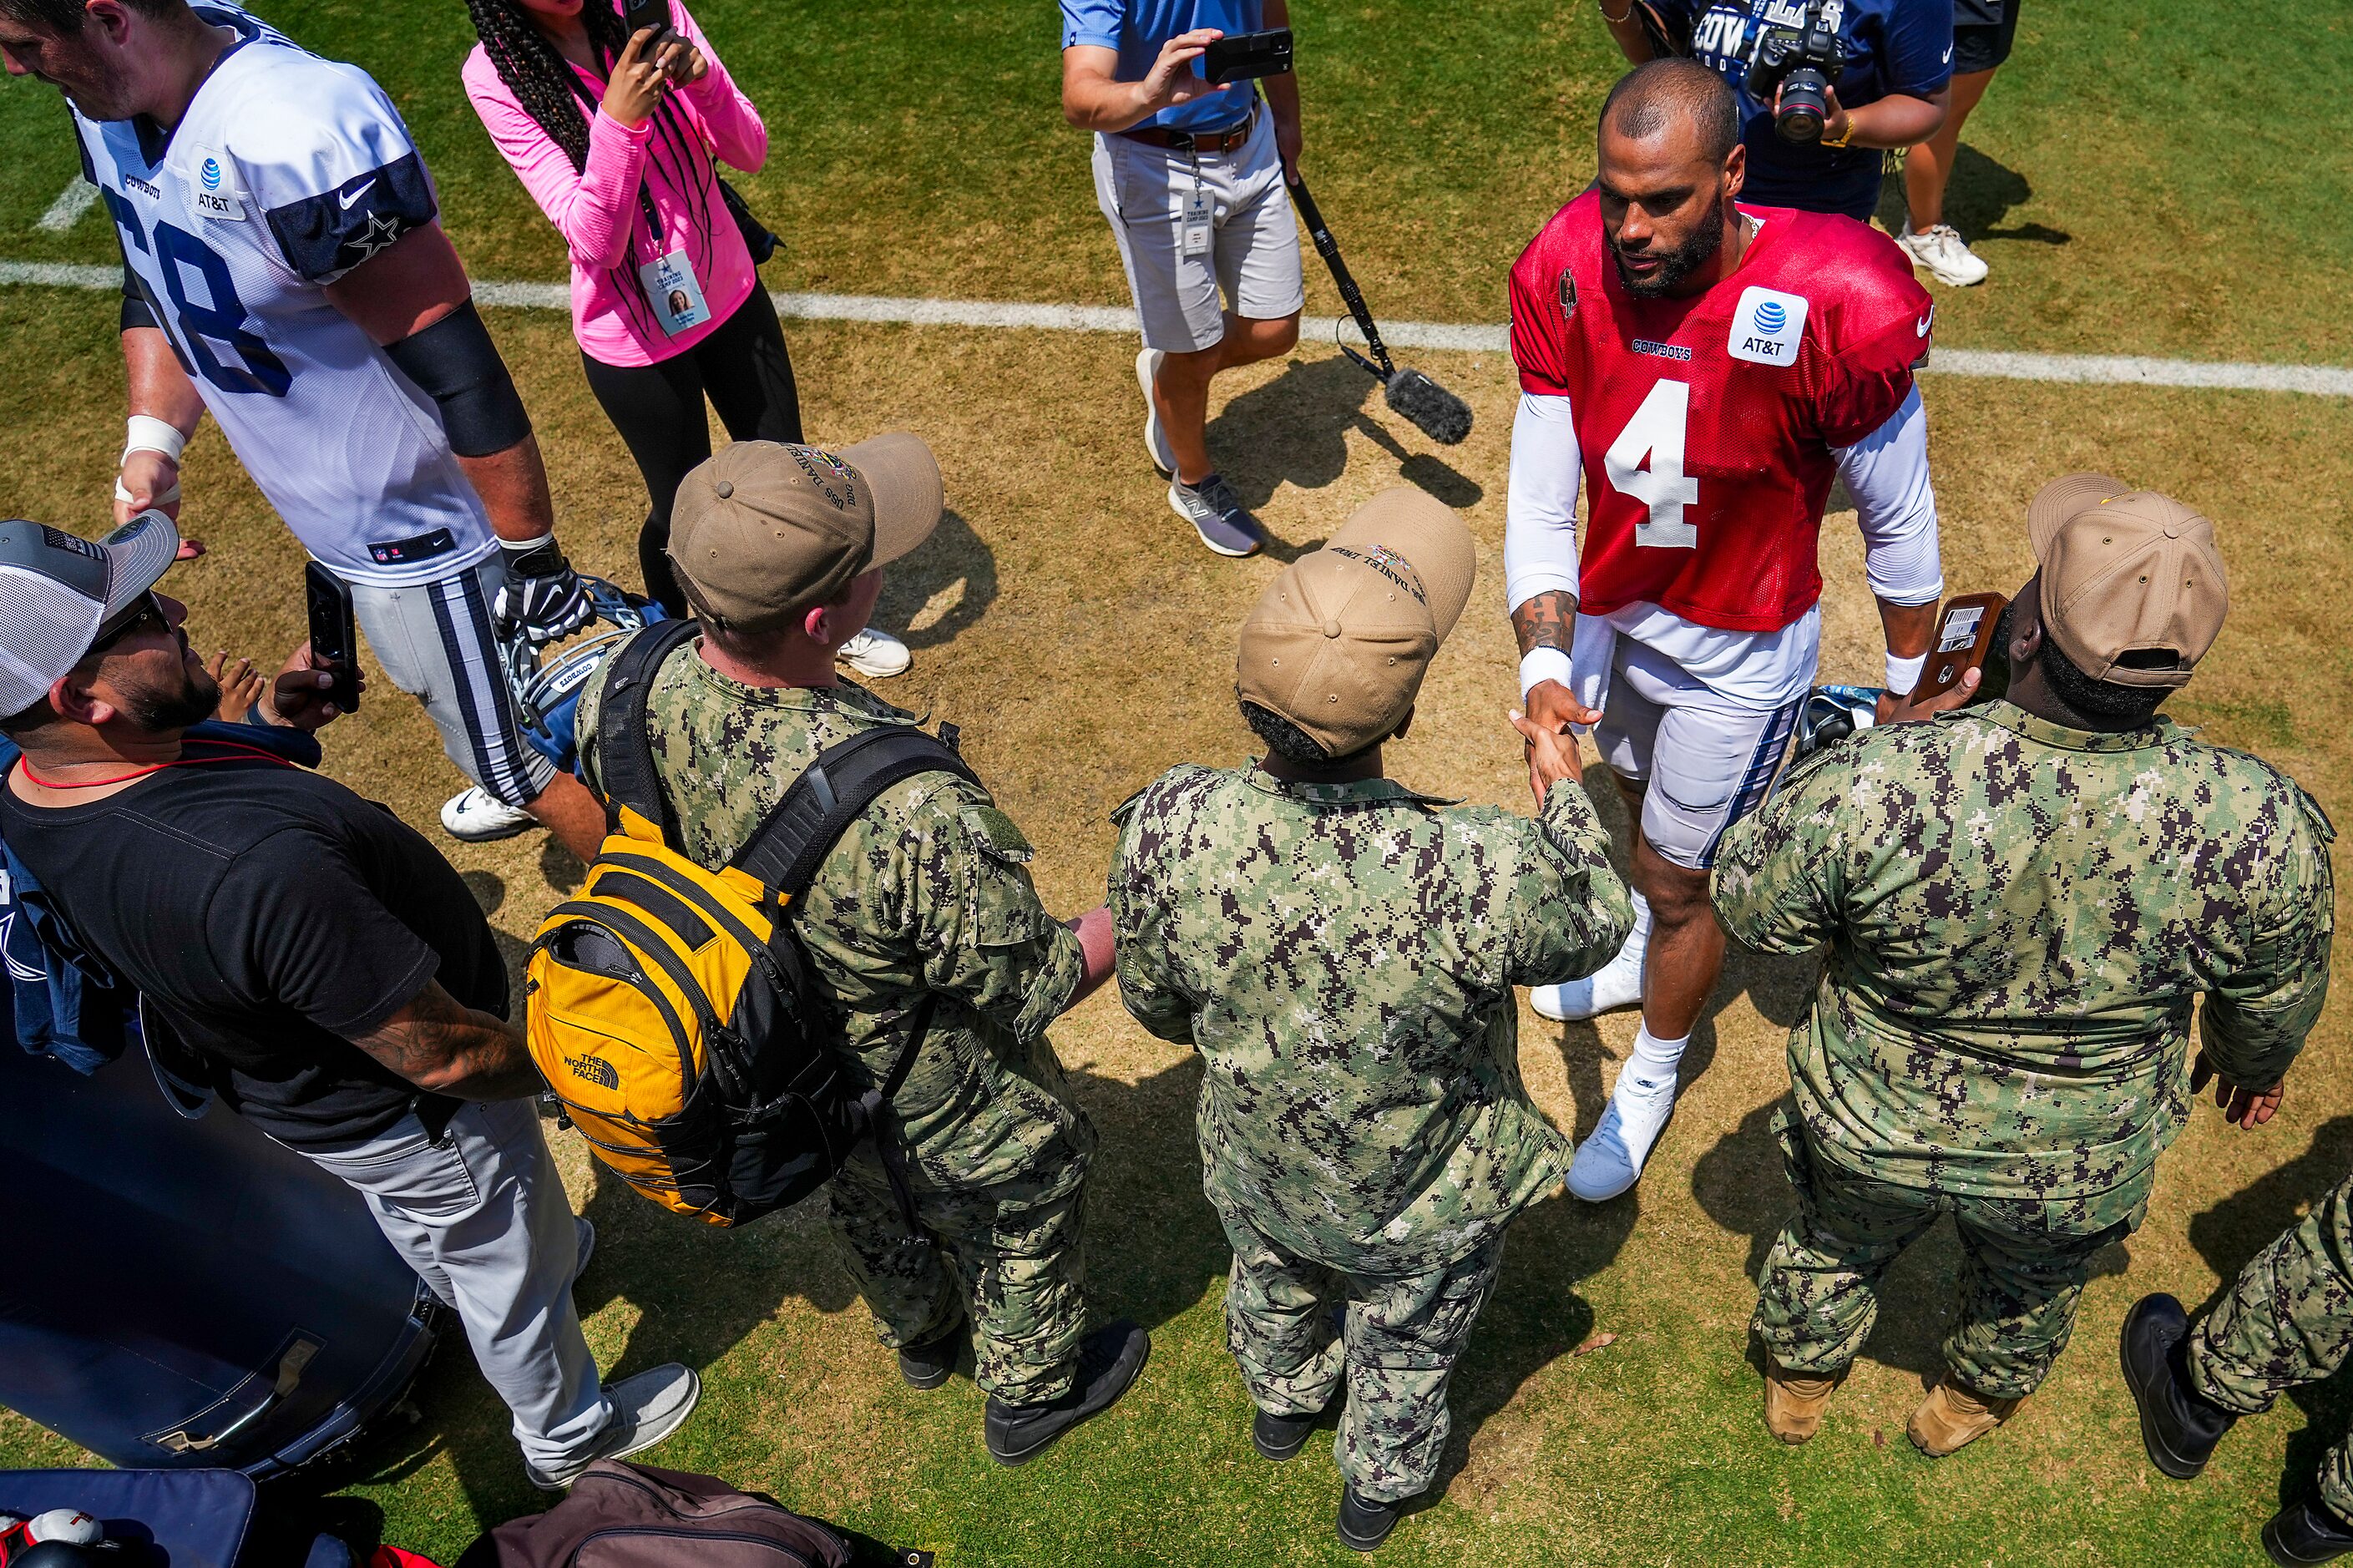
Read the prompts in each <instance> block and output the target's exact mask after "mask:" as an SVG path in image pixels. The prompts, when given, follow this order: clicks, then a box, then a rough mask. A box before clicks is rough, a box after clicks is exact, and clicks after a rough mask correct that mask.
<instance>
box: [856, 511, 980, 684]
mask: <svg viewBox="0 0 2353 1568" xmlns="http://www.w3.org/2000/svg"><path fill="white" fill-rule="evenodd" d="M996 603H997V553H996V552H994V551H992V550H991V549H989V547H988V542H987V540H985V539H983V538H981V536H980V534H979V533H978V532H977V531H976V530H975V529H974V528H973V526H972V524H971V523H970V522H969V521H966V520H965V516H964V514H963V513H962V512H959V511H957V510H955V508H954V507H950V508H949V509H948V510H945V511H944V512H942V513H941V514H940V525H939V527H937V528H935V529H934V530H933V531H932V536H931V537H930V538H929V539H927V540H925V541H923V543H922V544H921V545H919V546H917V547H916V549H915V552H914V553H913V554H912V555H909V556H907V557H906V558H905V559H904V560H902V561H896V562H893V563H892V565H891V568H890V570H889V571H888V572H887V573H885V574H883V579H882V597H881V599H880V600H879V601H877V602H876V604H875V606H874V616H873V619H874V624H875V625H876V626H881V627H882V628H884V629H885V630H887V631H890V632H892V633H894V634H896V635H897V637H898V638H899V640H900V641H901V642H903V643H905V644H906V645H907V646H908V647H910V648H913V649H914V650H916V651H917V652H921V651H922V650H923V649H925V648H935V647H944V646H945V645H947V644H949V643H952V642H954V641H955V639H956V638H957V637H959V636H961V635H962V634H963V633H965V631H968V630H969V629H971V628H972V627H973V626H976V625H977V624H978V623H979V621H980V618H981V617H982V616H985V615H987V614H988V609H989V606H990V605H994V604H996Z"/></svg>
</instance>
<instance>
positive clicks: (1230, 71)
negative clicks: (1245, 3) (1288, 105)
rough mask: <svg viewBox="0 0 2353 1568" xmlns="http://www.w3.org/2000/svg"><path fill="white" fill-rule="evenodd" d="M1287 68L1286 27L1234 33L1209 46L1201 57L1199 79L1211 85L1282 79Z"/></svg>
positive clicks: (1288, 66)
mask: <svg viewBox="0 0 2353 1568" xmlns="http://www.w3.org/2000/svg"><path fill="white" fill-rule="evenodd" d="M1290 69H1291V29H1290V28H1288V27H1270V28H1268V29H1267V30H1266V31H1265V32H1263V33H1236V34H1234V35H1232V36H1231V37H1224V38H1219V39H1218V40H1217V41H1216V42H1214V43H1212V44H1210V45H1209V47H1208V48H1207V49H1206V50H1204V51H1203V52H1202V55H1201V76H1202V78H1203V79H1205V80H1208V81H1213V82H1218V81H1244V80H1247V79H1250V78H1251V77H1261V76H1282V75H1284V74H1285V73H1287V72H1288V71H1289V70H1290Z"/></svg>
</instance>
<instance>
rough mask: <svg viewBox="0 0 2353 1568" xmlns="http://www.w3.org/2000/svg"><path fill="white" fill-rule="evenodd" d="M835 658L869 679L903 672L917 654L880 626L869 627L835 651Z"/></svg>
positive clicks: (880, 678) (878, 678)
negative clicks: (909, 650)
mask: <svg viewBox="0 0 2353 1568" xmlns="http://www.w3.org/2000/svg"><path fill="white" fill-rule="evenodd" d="M833 657H834V658H837V659H839V660H840V661H841V662H842V663H844V664H846V665H848V666H849V668H852V669H854V670H856V671H857V672H858V673H859V674H860V675H862V676H865V677H866V678H867V679H870V680H888V679H891V678H892V676H894V675H904V674H906V673H907V667H908V666H909V665H911V664H913V663H914V662H915V656H914V655H913V654H912V653H909V652H908V651H907V645H906V644H905V643H902V642H901V641H900V640H899V639H898V638H897V637H892V635H891V634H890V633H889V632H886V631H883V630H882V629H881V628H880V627H878V626H869V627H867V628H866V629H865V630H864V631H862V632H860V633H859V634H858V635H857V636H856V637H852V638H850V639H849V641H848V642H846V643H843V644H842V645H841V647H839V648H838V649H836V650H835V652H834V656H833Z"/></svg>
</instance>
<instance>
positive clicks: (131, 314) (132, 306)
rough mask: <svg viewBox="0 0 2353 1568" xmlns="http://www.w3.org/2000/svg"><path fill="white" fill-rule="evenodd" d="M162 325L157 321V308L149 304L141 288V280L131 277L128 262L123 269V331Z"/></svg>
mask: <svg viewBox="0 0 2353 1568" xmlns="http://www.w3.org/2000/svg"><path fill="white" fill-rule="evenodd" d="M162 325H163V323H162V322H161V321H157V320H156V319H155V307H154V306H153V305H150V304H149V303H148V302H147V295H146V293H145V292H144V291H143V290H142V289H141V288H140V287H139V279H136V278H134V277H132V275H131V268H130V264H129V263H127V262H126V263H125V264H124V265H123V268H122V330H123V331H126V332H127V331H130V330H131V329H132V328H133V327H160V326H162Z"/></svg>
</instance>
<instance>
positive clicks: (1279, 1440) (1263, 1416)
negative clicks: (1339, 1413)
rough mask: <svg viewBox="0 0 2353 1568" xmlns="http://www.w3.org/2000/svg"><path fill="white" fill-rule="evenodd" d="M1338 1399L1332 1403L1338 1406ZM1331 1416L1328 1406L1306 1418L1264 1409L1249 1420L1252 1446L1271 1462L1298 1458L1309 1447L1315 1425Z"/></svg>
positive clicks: (1312, 1412) (1309, 1414)
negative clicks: (1300, 1451) (1301, 1450)
mask: <svg viewBox="0 0 2353 1568" xmlns="http://www.w3.org/2000/svg"><path fill="white" fill-rule="evenodd" d="M1338 1403H1339V1401H1337V1400H1336V1399H1335V1400H1334V1401H1333V1404H1335V1405H1336V1404H1338ZM1331 1413H1332V1410H1331V1405H1325V1406H1324V1408H1323V1409H1321V1410H1312V1411H1310V1412H1308V1413H1307V1414H1306V1415H1276V1414H1275V1413H1274V1412H1273V1411H1271V1410H1261V1411H1260V1412H1259V1413H1258V1414H1257V1415H1254V1416H1252V1417H1251V1418H1250V1445H1251V1447H1255V1448H1256V1449H1257V1450H1258V1451H1259V1452H1260V1453H1261V1454H1262V1455H1264V1456H1265V1457H1266V1458H1270V1459H1289V1458H1296V1457H1297V1456H1298V1453H1299V1450H1300V1449H1302V1448H1303V1447H1306V1446H1307V1439H1308V1437H1309V1436H1310V1435H1311V1434H1313V1433H1314V1430H1315V1424H1316V1423H1317V1422H1318V1421H1321V1420H1323V1419H1324V1416H1326V1415H1330V1414H1331Z"/></svg>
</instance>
